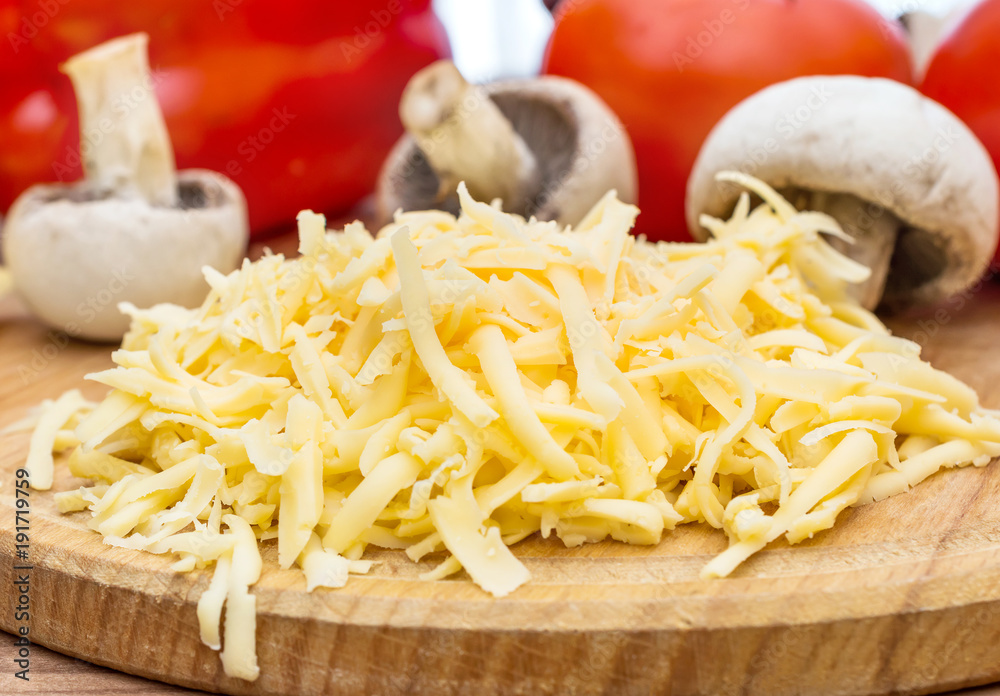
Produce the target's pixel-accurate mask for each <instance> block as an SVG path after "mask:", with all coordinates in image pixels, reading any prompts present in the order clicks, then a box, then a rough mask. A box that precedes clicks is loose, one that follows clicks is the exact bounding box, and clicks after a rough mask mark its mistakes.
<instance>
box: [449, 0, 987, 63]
mask: <svg viewBox="0 0 1000 696" xmlns="http://www.w3.org/2000/svg"><path fill="white" fill-rule="evenodd" d="M867 1H868V2H869V3H870V4H872V5H874V6H875V7H876V8H877V9H878V10H879V11H880V12H881V13H882V14H883V15H885V16H886V17H899V16H901V15H904V14H906V13H912V12H918V11H919V12H925V13H927V14H929V15H932V16H937V17H946V16H947V15H949V14H950V13H954V12H956V11H959V10H961V9H963V8H965V7H968V6H970V5H972V4H973V2H974V0H867ZM434 10H435V11H436V12H437V13H438V16H439V17H441V21H442V22H443V23H444V25H445V27H446V28H447V30H448V38H449V39H450V40H451V46H452V51H453V53H454V56H455V64H456V65H458V67H459V69H460V70H461V71H462V73H463V74H464V75H465V76H466V78H468V79H469V80H472V81H473V82H483V81H487V80H490V79H495V78H497V77H522V76H526V75H533V74H536V73H537V72H538V71H539V70H540V69H541V65H542V56H543V54H544V52H545V45H546V43H547V42H548V40H549V35H550V34H551V33H552V25H553V20H552V15H551V13H549V11H548V10H547V8H546V7H545V4H544V3H543V2H542V0H434ZM595 50H599V48H597V47H595Z"/></svg>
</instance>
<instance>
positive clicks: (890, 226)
mask: <svg viewBox="0 0 1000 696" xmlns="http://www.w3.org/2000/svg"><path fill="white" fill-rule="evenodd" d="M808 207H809V208H810V209H812V210H818V211H822V212H824V213H826V214H828V215H830V216H831V217H832V218H834V219H835V220H836V221H837V222H839V223H840V226H841V227H842V228H843V230H844V232H846V233H847V234H848V235H850V236H851V237H852V238H853V239H854V244H848V243H847V242H845V241H843V240H840V239H836V238H834V237H827V242H829V244H830V246H832V247H833V248H834V249H836V250H837V251H839V252H840V253H842V254H844V255H845V256H849V257H850V258H852V259H854V260H855V261H857V262H858V263H863V264H864V265H866V266H868V268H870V269H871V272H872V273H871V275H870V276H869V277H868V280H866V281H865V282H863V283H860V284H858V285H855V286H852V287H851V288H850V290H849V294H850V295H851V297H853V298H854V299H855V300H857V301H858V302H859V303H860V304H861V305H862V306H864V307H866V308H868V309H875V307H877V306H878V304H879V300H880V299H881V298H882V294H883V292H884V290H885V284H886V279H887V278H888V276H889V264H890V261H892V254H893V250H894V249H895V247H896V237H897V236H898V234H899V229H900V227H901V225H902V223H901V222H900V220H899V218H897V217H896V216H895V215H893V214H892V213H890V212H889V211H888V210H887V209H885V208H881V207H874V208H873V207H872V206H870V205H868V204H867V203H865V202H864V201H862V200H860V199H859V198H857V197H856V196H853V195H851V194H845V193H825V192H816V193H813V194H812V196H811V200H809V201H808Z"/></svg>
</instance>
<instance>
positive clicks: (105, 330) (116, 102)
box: [2, 34, 249, 341]
mask: <svg viewBox="0 0 1000 696" xmlns="http://www.w3.org/2000/svg"><path fill="white" fill-rule="evenodd" d="M147 43H148V37H147V36H146V35H145V34H132V35H129V36H124V37H120V38H118V39H114V40H112V41H109V42H107V43H104V44H101V45H99V46H97V47H95V48H93V49H91V50H89V51H86V52H84V53H82V54H80V55H77V56H75V57H73V58H71V59H70V60H69V61H67V62H66V64H65V65H64V66H63V71H64V72H66V73H67V74H68V75H69V77H70V79H71V80H72V81H73V87H74V89H75V91H76V96H77V101H78V105H79V112H80V134H81V154H82V159H83V165H84V176H85V178H84V180H83V181H80V182H76V183H72V184H42V185H38V186H33V187H31V188H30V189H28V190H27V191H25V192H24V193H23V194H22V195H21V196H20V197H19V198H18V199H17V200H16V201H15V202H14V205H13V206H12V207H11V209H10V213H9V215H8V217H7V221H6V225H5V226H4V233H3V240H2V241H3V256H4V261H5V263H6V264H7V268H8V270H9V273H10V276H11V280H12V283H13V286H14V288H15V290H16V291H17V292H18V293H19V294H20V295H21V297H22V298H23V299H24V301H25V302H26V303H27V305H28V306H29V307H30V308H31V309H32V311H34V312H35V313H36V314H37V315H38V316H39V317H40V318H41V319H42V320H43V321H44V322H45V323H47V324H49V325H50V326H52V327H54V328H58V329H60V330H64V331H66V332H67V333H69V334H70V335H73V336H79V337H81V338H85V339H89V340H95V341H112V340H118V339H120V338H121V337H122V335H123V334H124V333H125V331H126V330H127V329H128V325H129V318H128V317H127V316H125V315H124V314H122V313H121V312H120V311H119V310H118V303H120V302H130V303H132V304H134V305H136V306H139V307H146V306H151V305H153V304H157V303H160V302H172V303H176V304H181V305H184V306H188V307H191V306H196V305H197V304H199V303H200V302H201V301H202V300H203V299H204V296H205V294H206V292H207V291H208V285H207V283H206V282H205V280H204V277H203V274H202V268H203V267H204V266H212V267H213V268H215V269H217V270H220V271H222V272H228V271H230V270H233V269H235V268H236V267H237V265H238V264H239V263H240V262H241V260H242V258H243V255H244V251H245V249H246V245H247V240H248V238H249V229H248V226H247V212H246V201H245V200H244V198H243V194H242V192H241V191H240V189H239V187H238V186H236V184H235V183H233V182H232V181H230V180H229V179H227V178H226V177H224V176H222V175H220V174H217V173H215V172H209V171H205V170H197V169H195V170H186V171H182V172H179V173H178V172H176V171H175V166H174V156H173V149H172V147H171V144H170V138H169V136H168V134H167V130H166V126H165V125H164V122H163V117H162V114H161V113H160V109H159V106H158V104H157V101H156V97H155V95H154V93H153V90H152V86H153V83H152V80H151V79H150V74H149V64H148V59H147V55H146V47H147Z"/></svg>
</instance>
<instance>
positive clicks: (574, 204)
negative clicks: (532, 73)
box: [377, 61, 636, 224]
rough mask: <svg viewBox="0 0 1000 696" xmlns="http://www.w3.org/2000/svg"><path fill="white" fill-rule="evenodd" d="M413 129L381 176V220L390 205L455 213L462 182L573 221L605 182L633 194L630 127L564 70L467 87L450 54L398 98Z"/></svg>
mask: <svg viewBox="0 0 1000 696" xmlns="http://www.w3.org/2000/svg"><path fill="white" fill-rule="evenodd" d="M399 112H400V118H401V120H402V121H403V125H404V126H405V127H406V129H407V131H408V134H407V135H404V136H403V137H402V138H401V139H400V141H399V142H398V143H397V144H396V146H395V148H394V149H393V151H392V152H391V153H390V155H389V157H388V158H387V159H386V163H385V165H384V166H383V168H382V174H381V176H380V177H379V184H378V194H377V206H378V215H379V217H380V219H381V221H383V222H385V221H388V220H389V218H391V216H392V214H393V212H395V211H396V210H398V209H402V210H424V209H428V208H442V209H445V210H450V211H451V212H457V210H458V198H457V196H456V194H455V190H456V187H457V185H458V183H459V182H460V181H465V183H466V185H467V186H468V188H469V193H470V194H471V195H472V196H473V197H474V198H477V199H479V200H492V199H494V198H499V199H502V201H503V207H504V210H506V211H507V212H513V213H518V214H521V215H525V216H530V215H533V216H535V217H536V218H538V219H540V220H558V221H559V222H560V223H562V224H575V223H577V222H579V221H580V219H582V217H583V216H584V215H585V214H586V213H587V211H588V210H590V208H591V207H592V206H593V205H594V203H596V202H597V201H598V200H599V199H600V198H601V196H603V195H604V194H605V193H607V191H608V190H609V189H615V190H617V191H618V196H619V198H621V199H622V200H624V201H628V202H632V201H634V200H635V197H636V171H635V155H634V153H633V151H632V143H631V141H630V140H629V137H628V134H627V133H626V132H625V128H624V126H622V124H621V122H620V121H619V120H618V117H617V116H615V114H614V112H612V111H611V109H609V108H608V106H607V105H606V104H605V103H604V102H603V101H601V99H600V98H599V97H598V96H597V95H595V94H594V93H593V92H591V91H590V90H589V89H587V88H586V87H584V86H583V85H581V84H579V83H577V82H574V81H572V80H567V79H565V78H559V77H541V78H535V79H530V80H509V81H503V82H496V83H492V84H489V85H485V86H481V85H470V84H469V83H468V82H466V81H465V79H464V78H463V77H462V75H461V74H460V73H459V72H458V70H457V69H456V68H455V66H454V64H452V63H451V61H438V62H437V63H434V64H432V65H430V66H428V67H427V68H424V69H423V70H422V71H420V72H419V73H417V74H416V75H415V76H414V77H413V78H412V79H411V80H410V83H409V85H408V86H407V88H406V90H405V92H404V93H403V98H402V100H401V102H400V108H399Z"/></svg>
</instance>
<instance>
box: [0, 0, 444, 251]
mask: <svg viewBox="0 0 1000 696" xmlns="http://www.w3.org/2000/svg"><path fill="white" fill-rule="evenodd" d="M136 31H145V32H147V33H148V34H149V35H150V47H149V52H150V63H151V66H152V68H153V75H154V79H153V85H152V87H153V89H155V93H156V96H157V97H158V98H159V100H160V103H161V105H162V108H163V112H164V115H165V117H166V121H167V127H168V129H169V131H170V136H171V139H172V140H173V144H174V150H175V154H176V157H177V165H178V167H179V168H182V169H183V168H189V167H204V168H207V169H212V170H215V171H219V172H223V173H225V174H227V175H228V176H230V177H231V178H233V179H234V180H235V181H236V183H238V184H239V185H240V186H241V187H242V188H243V191H244V193H245V194H246V197H247V201H248V204H249V214H250V224H251V228H252V229H253V231H254V233H256V234H260V233H263V232H267V231H270V230H273V229H275V228H276V227H280V226H288V225H290V224H291V223H292V221H293V220H294V216H295V213H296V212H297V211H298V210H300V209H302V208H313V209H315V210H321V211H324V212H327V213H332V214H337V213H342V212H345V211H346V210H347V209H348V208H350V207H351V206H352V205H353V204H355V203H356V202H357V201H358V200H359V199H361V198H362V197H364V196H365V195H367V194H368V193H369V192H370V191H371V190H372V189H373V188H374V184H375V179H376V176H377V174H378V171H379V168H380V167H381V164H382V160H383V159H384V157H385V155H386V154H387V153H388V151H389V149H390V148H391V147H392V145H393V143H394V142H395V141H396V139H397V138H398V137H399V135H400V134H401V132H402V126H401V125H400V123H399V117H398V115H397V107H398V103H399V97H400V95H401V94H402V91H403V88H404V86H405V85H406V83H407V81H408V80H409V78H410V76H412V75H413V73H414V72H416V71H417V70H419V69H420V68H422V67H423V66H425V65H427V64H429V63H431V62H432V61H434V60H436V59H438V58H441V57H443V56H446V55H447V54H448V45H447V39H446V37H445V34H444V30H443V28H442V26H441V25H440V23H439V22H438V20H437V19H436V17H435V16H434V15H433V13H432V11H431V7H430V0H351V2H349V3H346V2H345V3H337V4H335V5H331V4H330V3H329V2H325V1H324V0H296V2H289V3H277V2H275V1H274V0H142V2H131V1H128V0H0V38H2V41H3V43H4V44H5V45H4V46H2V48H0V56H2V58H0V211H2V210H6V209H7V207H9V206H10V204H11V202H12V201H13V200H14V198H15V197H16V196H17V195H18V194H20V193H21V191H23V190H24V189H25V188H27V187H28V186H29V185H31V184H33V183H36V182H40V181H58V180H63V181H68V180H74V179H77V178H79V177H80V175H81V168H80V148H81V147H84V148H85V147H87V140H89V139H91V138H98V137H101V136H100V133H99V132H95V133H93V134H90V135H87V136H85V137H84V139H83V141H82V142H81V140H80V136H79V134H78V132H77V128H78V127H77V121H76V105H75V102H74V99H73V94H72V90H71V86H70V82H69V79H68V78H67V77H66V76H65V75H62V74H61V73H60V72H59V70H58V66H59V64H60V63H61V62H62V61H64V60H66V59H67V58H69V57H70V56H72V55H74V54H76V53H79V52H80V51H82V50H84V49H87V48H89V47H91V46H94V45H96V44H98V43H100V42H102V41H105V40H107V39H109V38H113V37H115V36H119V35H122V34H128V33H131V32H136ZM136 98H142V95H138V94H137V95H136ZM122 108H123V109H127V108H128V104H122Z"/></svg>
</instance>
